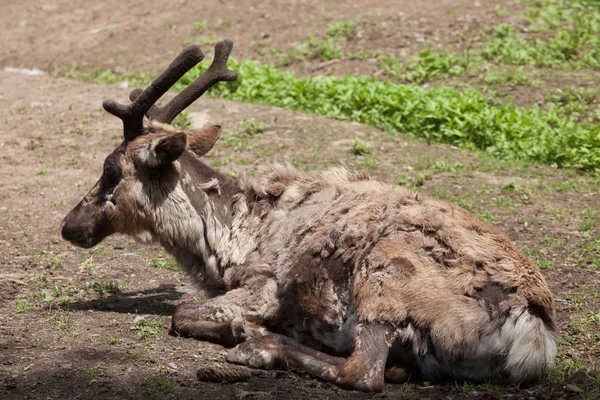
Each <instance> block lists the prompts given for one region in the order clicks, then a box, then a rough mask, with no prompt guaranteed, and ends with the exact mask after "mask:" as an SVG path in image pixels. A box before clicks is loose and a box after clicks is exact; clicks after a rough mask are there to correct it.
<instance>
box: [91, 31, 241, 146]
mask: <svg viewBox="0 0 600 400" xmlns="http://www.w3.org/2000/svg"><path fill="white" fill-rule="evenodd" d="M232 48H233V42H232V41H231V40H228V39H227V40H223V41H221V42H219V43H217V44H216V45H215V58H214V60H213V62H212V64H211V65H210V67H209V68H208V70H206V72H205V73H204V74H203V75H202V76H200V77H199V78H198V79H196V80H195V81H194V82H193V83H192V84H191V85H189V86H188V87H187V88H185V89H184V90H183V91H182V92H181V93H179V94H178V95H177V96H175V97H174V98H173V99H172V100H171V101H170V102H169V103H168V104H167V105H165V106H164V107H157V106H155V105H154V103H156V102H157V101H158V99H160V97H161V96H162V95H163V94H165V92H166V91H167V90H169V89H170V88H171V86H173V85H174V84H175V83H176V82H177V81H178V80H179V79H180V78H181V77H182V76H183V75H185V73H186V72H187V71H189V70H190V69H191V68H192V67H194V66H195V65H196V64H198V63H199V62H200V61H202V60H203V59H204V54H203V53H202V51H201V50H200V48H199V47H198V46H196V45H189V46H187V47H186V48H185V49H183V51H182V52H181V53H180V54H179V55H178V56H177V57H176V58H175V60H173V62H172V63H171V64H170V65H169V67H168V68H167V69H166V70H165V72H163V73H162V74H161V75H160V76H159V77H158V78H156V79H155V80H154V81H153V82H152V83H151V84H150V85H149V86H148V87H147V88H146V89H145V90H143V91H142V89H134V90H133V91H132V92H131V93H130V95H129V98H130V99H131V101H132V103H131V104H129V105H128V106H125V105H123V104H120V103H118V102H116V101H114V100H111V99H106V100H104V102H103V103H102V105H103V107H104V109H105V110H106V111H108V112H109V113H111V114H112V115H114V116H116V117H119V118H121V120H123V131H124V135H125V140H132V139H134V138H136V137H137V136H139V135H141V134H143V131H144V124H143V122H144V115H148V118H150V119H154V120H157V121H159V122H164V123H171V121H173V119H174V118H175V117H176V116H177V115H178V114H179V113H181V111H183V110H185V108H186V107H188V106H189V105H190V104H192V103H193V102H194V101H196V100H197V99H198V98H199V97H200V96H202V95H203V94H204V93H205V92H206V91H207V90H208V89H209V88H210V87H211V86H213V85H214V84H216V83H217V82H220V81H234V80H236V79H237V74H236V73H235V72H234V71H231V70H229V69H227V60H228V58H229V55H230V54H231V50H232Z"/></svg>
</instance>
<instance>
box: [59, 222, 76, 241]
mask: <svg viewBox="0 0 600 400" xmlns="http://www.w3.org/2000/svg"><path fill="white" fill-rule="evenodd" d="M60 234H61V236H62V238H63V239H65V240H68V241H69V242H70V241H72V240H74V239H75V230H74V229H72V228H71V227H70V226H69V225H67V224H65V223H63V226H62V229H61V230H60Z"/></svg>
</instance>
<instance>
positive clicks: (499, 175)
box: [0, 0, 600, 399]
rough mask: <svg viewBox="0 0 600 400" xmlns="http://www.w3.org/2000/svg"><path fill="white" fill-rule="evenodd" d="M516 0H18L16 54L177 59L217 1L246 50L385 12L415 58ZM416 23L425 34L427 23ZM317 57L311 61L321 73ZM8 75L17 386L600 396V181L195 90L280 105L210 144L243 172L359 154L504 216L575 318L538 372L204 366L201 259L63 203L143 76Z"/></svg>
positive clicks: (0, 194) (49, 62)
mask: <svg viewBox="0 0 600 400" xmlns="http://www.w3.org/2000/svg"><path fill="white" fill-rule="evenodd" d="M496 3H502V4H503V6H504V7H506V8H507V9H508V10H515V12H516V11H517V10H518V9H519V5H518V4H516V3H513V2H496V1H490V0H481V1H472V0H469V1H466V0H457V1H448V0H440V1H436V2H432V1H422V2H414V1H405V0H401V1H391V0H387V1H386V0H380V1H366V0H358V1H354V2H342V1H327V2H321V1H313V0H294V1H286V2H276V1H257V0H255V1H246V0H241V1H237V2H224V1H205V2H195V1H185V0H181V1H176V2H169V3H168V2H161V1H158V0H147V1H144V2H141V1H112V0H109V1H105V2H84V1H82V0H79V1H65V0H60V1H43V2H42V1H31V0H23V1H20V2H11V4H6V3H3V4H2V5H0V26H2V30H1V31H0V40H1V42H2V43H3V46H2V47H1V48H0V67H25V68H39V69H41V70H44V71H47V72H52V71H53V70H54V68H55V67H57V66H77V67H83V68H112V69H114V70H117V71H131V70H137V71H145V70H157V69H160V68H163V67H164V66H165V64H166V63H168V62H169V61H170V58H171V57H172V55H173V53H174V52H177V51H178V50H179V49H180V48H181V47H182V46H183V43H184V42H186V41H187V40H188V39H189V38H190V37H192V36H194V35H195V36H198V35H199V34H200V33H199V32H198V31H199V30H200V29H199V28H198V26H197V22H199V21H204V20H205V21H207V23H206V26H205V27H204V28H203V33H202V34H201V36H202V35H205V36H206V37H207V39H206V40H207V41H209V40H211V39H212V38H214V37H230V38H232V39H233V40H234V42H235V43H236V48H235V50H234V55H235V57H237V58H239V59H243V58H247V57H251V58H258V59H260V58H261V57H266V56H265V52H264V51H263V47H261V46H263V45H261V43H262V42H263V41H265V40H269V46H278V47H281V48H285V46H287V45H289V43H291V42H294V41H300V40H302V39H303V38H305V37H306V35H308V34H310V33H311V32H313V31H315V30H319V29H321V30H322V29H324V27H326V26H327V25H328V24H330V23H331V22H332V21H337V20H349V19H353V18H357V17H360V16H364V15H367V14H368V15H370V18H373V20H374V21H375V24H376V25H377V24H380V23H381V22H386V23H388V24H389V25H390V26H392V27H393V29H387V30H386V33H381V32H379V33H377V32H376V30H371V31H367V33H365V35H364V37H363V38H361V39H360V40H359V41H358V42H357V43H355V44H354V45H355V46H357V48H358V47H362V48H366V49H388V50H393V51H396V52H397V53H398V54H400V55H402V56H406V57H408V56H410V55H412V54H415V53H418V51H419V46H420V44H422V43H423V42H425V41H430V42H436V41H437V42H440V43H444V44H446V45H448V46H453V45H458V43H459V42H460V41H464V40H468V35H467V36H465V35H464V32H477V31H478V30H480V29H482V28H483V27H485V26H487V25H489V24H491V23H497V22H498V21H500V20H507V19H510V18H511V17H510V15H512V14H510V13H509V14H508V16H507V15H505V16H503V17H499V16H498V15H496V14H495V13H494V12H493V9H494V6H495V5H496ZM172 4H175V6H173V5H172ZM449 9H453V10H455V11H453V12H452V13H449V12H448V10H449ZM219 19H221V20H225V19H226V20H227V21H229V24H225V23H218V22H217V21H218V20H219ZM459 31H460V32H462V33H463V34H461V35H458V32H459ZM407 32H411V35H412V38H413V39H414V40H407V37H406V36H407V35H406V33H407ZM474 34H475V33H474ZM465 37H466V39H465ZM204 47H206V48H208V47H209V46H204ZM316 67H318V66H315V65H313V64H310V63H309V64H306V65H302V66H295V68H298V69H299V70H301V71H304V73H314V72H315V71H316V69H315V68H316ZM372 69H373V66H372V65H371V64H370V62H369V60H368V59H366V60H361V61H360V62H359V61H343V62H340V63H337V64H335V65H332V66H331V68H329V69H328V70H327V71H326V72H327V73H343V72H352V71H358V72H364V71H371V70H372ZM319 72H323V71H322V70H319ZM0 88H2V90H1V91H0V266H1V268H2V269H1V270H0V398H2V399H65V398H69V399H92V398H94V399H96V398H98V399H104V398H105V399H115V398H133V399H137V398H144V399H167V398H182V399H187V398H190V399H191V398H195V399H227V398H238V399H246V398H271V399H288V398H290V399H292V398H293V399H301V398H322V399H345V398H349V397H352V398H372V397H382V398H415V399H424V398H431V399H437V398H444V399H467V398H468V399H471V398H477V399H496V398H511V399H532V398H543V399H551V398H586V399H593V398H600V391H599V390H600V389H599V388H598V387H594V383H593V382H592V381H591V380H590V379H589V377H587V376H585V374H582V373H576V374H574V375H572V376H570V374H568V372H569V371H574V370H575V369H576V368H574V366H577V365H583V366H586V367H588V368H590V369H592V368H594V367H595V366H596V365H598V363H599V362H600V346H599V345H598V342H599V339H600V334H599V333H598V332H599V331H600V297H599V288H600V273H599V272H598V268H597V267H596V264H594V262H595V261H594V260H595V259H594V257H600V254H599V253H600V242H597V240H598V239H596V238H599V237H600V236H599V229H600V226H599V225H600V224H598V204H600V193H599V192H600V188H599V186H600V185H599V183H598V180H596V179H592V178H589V177H586V176H582V175H578V174H577V173H572V172H565V171H560V170H556V169H552V168H545V169H543V168H533V167H525V168H521V167H518V166H515V165H514V164H511V165H509V164H506V165H505V164H503V163H501V162H498V161H497V160H493V159H489V158H487V157H485V156H483V155H477V154H475V155H474V154H470V153H468V152H465V151H463V150H460V149H456V148H452V147H448V146H428V145H426V144H424V143H421V142H418V141H414V140H408V139H405V138H398V137H392V136H390V135H389V134H387V133H385V132H381V131H378V130H376V129H372V128H369V127H365V126H362V125H359V124H355V123H347V122H340V121H332V120H328V119H325V118H321V117H316V116H308V115H300V114H295V113H292V112H288V111H285V110H281V109H277V108H270V107H264V106H257V105H251V104H239V103H232V102H227V101H222V100H216V99H209V98H204V99H201V100H200V101H198V102H197V103H195V104H194V105H193V106H192V107H191V110H192V111H193V112H192V117H193V119H194V121H195V122H196V124H203V123H206V122H213V123H219V124H220V125H222V126H223V129H224V133H225V135H230V136H232V137H235V135H236V133H238V132H239V131H240V129H241V125H240V123H239V121H243V120H248V119H250V118H254V119H256V120H257V121H259V122H261V123H263V124H264V131H263V132H262V133H261V134H260V135H257V136H254V137H252V138H250V139H248V141H247V142H246V141H244V142H241V143H238V142H235V141H234V140H231V141H228V142H227V143H229V146H226V145H225V144H224V143H222V144H221V145H218V146H217V147H218V148H216V149H215V150H214V151H213V152H212V154H210V157H208V162H209V163H210V164H212V165H214V166H218V167H219V169H221V170H223V171H225V172H228V173H230V174H234V175H235V174H238V175H240V174H243V173H248V174H252V173H253V171H255V170H256V169H257V168H259V167H260V166H261V165H265V164H268V163H270V162H283V161H287V162H292V163H294V164H295V165H297V166H298V167H299V168H305V169H321V168H324V167H326V166H327V165H335V164H339V163H340V162H343V163H345V164H347V165H348V166H350V167H353V168H359V169H365V170H367V171H368V172H369V173H370V174H371V175H372V176H374V177H376V178H378V179H381V180H384V181H387V182H395V183H401V184H409V185H413V186H418V187H419V190H421V191H423V192H425V193H428V194H430V195H434V196H438V197H441V198H445V199H448V200H450V201H454V202H455V203H458V204H459V205H462V206H464V207H466V208H468V209H470V210H471V211H473V212H476V213H478V214H479V215H481V216H482V217H483V218H486V219H490V220H493V221H494V223H495V224H496V225H497V226H498V227H499V228H500V229H501V230H503V231H504V232H506V233H507V234H508V235H509V236H510V237H511V238H512V239H513V240H514V241H515V242H516V243H517V245H518V247H519V248H521V249H523V250H524V251H526V252H527V253H528V254H530V255H531V257H532V258H533V259H534V260H536V261H537V262H538V264H540V265H541V266H542V267H543V268H545V269H544V274H545V276H546V278H547V279H548V281H549V284H550V286H551V288H552V290H553V292H554V295H555V299H556V303H557V311H558V314H557V322H558V326H559V329H560V331H561V334H562V342H561V347H560V350H559V358H558V361H557V363H558V364H560V365H561V366H562V369H561V370H560V371H563V372H564V371H566V372H564V373H566V374H568V375H569V376H555V375H552V376H551V377H549V378H548V380H547V381H545V382H542V383H540V384H536V385H532V386H530V387H512V386H511V387H497V386H490V385H471V384H469V383H448V384H432V383H429V382H415V383H410V384H406V385H387V386H386V388H385V392H384V394H381V395H376V396H373V395H368V394H362V393H356V392H348V391H344V390H342V389H339V388H337V387H335V386H333V385H330V384H326V383H323V382H320V381H318V380H314V379H310V378H308V377H305V376H300V375H296V374H294V373H291V372H282V371H280V372H273V371H257V374H256V376H254V377H253V378H251V379H250V380H249V381H247V382H240V383H234V384H221V383H217V384H210V383H202V382H198V381H197V380H196V378H195V371H196V369H197V368H198V367H199V366H201V365H208V364H212V363H222V362H224V354H225V353H226V349H224V348H222V347H221V346H217V345H213V344H210V343H205V342H199V341H194V340H188V339H181V338H176V337H172V336H169V335H168V334H167V332H168V326H169V323H170V320H169V316H170V314H171V313H172V312H173V310H174V308H175V306H176V305H177V304H179V303H181V302H183V301H186V300H187V301H191V300H194V299H195V297H196V296H197V294H196V293H195V292H194V289H193V288H192V287H191V286H190V285H189V284H188V281H187V279H186V277H185V276H183V275H182V274H181V273H180V272H178V271H174V270H172V269H171V268H170V267H172V265H173V264H172V263H171V262H170V259H169V258H168V256H166V255H165V254H164V253H162V252H161V250H160V248H159V247H158V246H142V245H139V244H136V243H135V242H133V241H131V240H130V239H128V238H126V237H117V236H115V237H111V238H109V239H108V240H106V241H105V242H104V243H103V244H102V245H101V246H98V247H96V248H94V249H92V250H82V249H77V248H74V247H73V246H71V245H70V244H68V243H66V242H64V241H63V240H62V239H61V238H60V234H59V227H60V222H61V220H62V218H63V217H64V216H65V215H66V214H67V213H68V211H69V210H70V209H71V208H72V207H73V206H74V205H75V204H76V203H77V202H78V201H79V200H80V199H81V198H82V197H83V196H84V195H85V193H86V192H87V190H89V189H90V188H91V187H92V186H93V184H94V183H95V181H96V179H97V178H98V177H99V176H100V173H101V168H102V163H103V160H104V157H105V156H106V155H108V154H109V153H110V152H111V151H112V149H113V148H114V147H115V146H116V145H117V144H118V143H119V142H120V140H121V135H122V132H121V126H120V121H118V120H117V119H116V118H114V117H112V116H110V115H108V114H107V113H106V112H104V111H103V110H102V107H101V102H102V99H103V98H106V97H111V98H116V99H119V100H121V101H124V100H125V99H126V97H127V94H128V90H127V89H123V88H119V87H117V86H102V85H95V84H89V83H80V82H76V81H72V80H66V79H62V78H54V77H52V76H51V74H44V75H39V76H31V75H27V74H23V73H17V72H8V71H7V70H4V71H1V72H0ZM353 138H360V139H361V140H363V141H365V142H368V143H370V144H372V145H373V149H374V152H373V154H371V155H366V156H355V155H353V154H351V152H350V151H349V150H350V148H351V147H352V143H353ZM236 143H237V144H236ZM594 246H597V247H594ZM594 252H598V253H594ZM596 262H597V261H596Z"/></svg>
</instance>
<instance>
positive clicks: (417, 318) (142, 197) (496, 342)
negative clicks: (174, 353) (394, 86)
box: [62, 41, 557, 391]
mask: <svg viewBox="0 0 600 400" xmlns="http://www.w3.org/2000/svg"><path fill="white" fill-rule="evenodd" d="M231 49H232V42H231V41H223V42H220V43H218V44H217V45H216V47H215V58H214V61H213V63H212V64H211V66H210V68H209V69H208V70H207V72H206V73H205V74H204V75H203V76H201V77H200V78H198V80H196V81H195V82H194V83H192V84H191V85H190V86H188V87H187V88H186V89H185V90H183V91H182V92H181V93H180V94H178V95H177V96H176V97H175V98H173V99H172V100H171V102H170V103H168V104H167V105H166V106H165V107H163V108H159V107H156V106H154V105H153V104H154V103H155V102H156V101H157V100H158V99H159V98H160V97H161V96H162V95H163V94H164V93H165V92H166V91H167V90H168V89H169V88H170V87H171V86H172V85H173V84H174V83H175V82H176V81H177V80H178V79H179V78H180V77H181V76H182V75H183V74H184V73H185V72H186V71H187V70H189V69H190V68H191V67H193V66H194V65H195V64H196V63H198V62H199V61H201V60H202V58H203V57H204V56H203V54H202V52H201V51H200V49H199V48H198V47H196V46H188V47H186V48H185V49H184V50H183V52H182V53H181V54H180V55H179V56H178V57H177V58H176V59H175V60H174V61H173V63H172V64H171V65H170V66H169V68H168V69H167V70H166V71H165V72H164V73H163V74H162V75H160V77H158V78H157V79H156V80H155V81H154V82H153V83H152V84H151V85H150V86H149V87H148V88H147V89H146V90H144V91H143V92H142V91H141V90H140V89H136V90H134V91H133V92H132V93H131V95H130V98H131V100H132V104H131V105H129V106H124V105H121V104H119V103H116V102H114V101H112V100H105V101H104V104H103V105H104V108H105V109H106V110H107V111H108V112H110V113H111V114H113V115H115V116H117V117H119V118H121V119H122V120H123V124H124V133H125V140H124V141H123V143H122V144H121V145H119V146H118V147H117V148H116V149H115V150H114V151H113V152H112V154H110V155H109V156H108V157H107V158H106V161H105V162H104V172H103V174H102V177H101V178H100V180H99V181H98V183H97V184H96V186H94V188H93V189H92V190H91V191H90V192H89V193H88V194H87V195H86V196H85V197H84V199H83V200H82V201H81V203H80V204H79V205H77V207H75V208H74V209H73V210H72V211H71V212H70V213H69V215H67V217H66V218H65V220H64V222H63V224H62V236H63V237H64V238H65V239H66V240H68V241H71V242H72V243H73V244H75V245H77V246H81V247H86V248H87V247H91V246H94V245H96V244H97V243H99V242H100V241H101V240H103V239H104V238H105V237H107V236H109V235H111V234H113V233H115V232H120V233H124V234H128V235H132V236H134V237H136V238H138V239H140V240H142V241H150V240H154V241H158V242H159V243H160V244H162V245H163V246H164V247H165V248H166V249H167V250H168V251H169V252H170V253H171V254H172V255H173V256H174V257H175V258H176V259H177V260H178V262H179V263H180V264H181V265H182V267H183V270H184V271H185V272H186V273H187V274H189V275H190V276H191V277H192V278H193V279H194V281H195V282H196V283H197V284H198V285H199V287H201V288H204V289H206V290H208V291H212V293H213V297H212V298H210V299H209V300H207V301H205V302H203V303H190V304H182V305H180V306H179V307H178V308H177V310H176V312H175V314H174V315H173V319H172V330H173V332H175V333H177V334H180V335H182V336H190V337H194V338H196V339H199V340H207V341H211V342H214V343H219V344H222V345H224V346H230V347H233V346H235V347H234V348H233V349H232V350H231V351H230V353H229V355H228V357H227V359H228V361H230V362H234V363H239V364H245V365H248V366H251V367H256V368H267V369H268V368H290V369H294V370H298V371H301V372H306V373H308V374H310V375H313V376H315V377H319V378H321V379H324V380H326V381H330V382H334V383H336V384H337V385H340V386H342V387H345V388H351V389H359V390H365V391H381V390H382V389H383V384H384V376H389V377H390V378H394V377H395V378H402V377H406V376H408V375H407V374H408V373H417V374H419V375H420V376H421V377H422V378H423V379H426V380H432V379H441V378H450V379H473V380H489V381H504V382H522V381H528V380H531V379H535V378H537V377H539V376H540V375H542V374H543V373H544V371H545V370H546V369H547V368H548V367H549V366H550V365H551V363H552V361H553V358H554V356H555V353H556V342H557V335H556V331H555V328H554V324H553V318H554V304H553V299H552V295H551V294H550V292H549V290H548V287H547V285H546V282H545V281H544V278H543V276H542V275H541V273H540V271H539V270H538V268H536V266H535V265H534V264H532V262H531V261H530V260H529V259H527V258H526V257H525V256H524V255H522V254H521V253H520V252H518V251H517V250H516V249H515V247H514V246H513V245H512V244H511V242H510V240H509V239H508V238H507V237H506V236H504V235H503V234H501V233H500V232H499V231H498V230H496V229H495V228H494V227H492V226H491V225H490V224H488V223H486V222H483V221H481V220H479V219H478V218H476V217H475V216H473V215H472V214H470V213H469V212H467V211H465V210H463V209H461V208H459V207H456V206H454V205H451V204H448V203H445V202H443V201H439V200H435V199H431V198H428V197H426V196H423V195H420V194H418V193H415V192H413V191H410V190H408V189H406V188H403V187H399V186H393V185H388V184H384V183H380V182H376V181H372V180H369V178H367V177H366V176H364V175H361V174H356V173H352V172H349V171H348V170H346V169H344V168H333V169H330V170H327V171H324V172H319V173H313V174H307V173H303V172H300V171H297V170H295V169H294V168H292V167H290V166H280V165H275V166H272V167H270V168H267V169H266V170H264V171H263V172H262V173H260V174H259V175H258V176H257V177H256V178H253V179H250V180H248V181H243V182H237V181H234V180H232V179H230V178H228V177H226V176H224V175H221V174H219V173H218V172H216V171H215V170H213V169H212V168H210V167H209V166H207V165H206V164H204V163H203V162H202V160H201V157H202V156H203V155H205V154H206V153H207V152H208V151H210V149H211V148H212V147H213V146H214V145H215V142H216V141H217V139H218V138H219V132H220V127H219V126H212V127H209V128H205V129H201V130H198V131H192V132H187V131H186V132H182V131H178V130H176V129H175V128H173V127H172V126H170V125H168V124H169V123H170V122H171V121H172V120H173V118H175V116H177V115H178V114H179V113H180V112H181V111H182V110H183V109H185V108H186V107H187V106H189V105H190V104H191V103H192V102H193V101H195V100H196V99H197V98H198V97H200V96H201V95H202V94H203V93H204V92H205V91H206V90H207V89H208V88H209V87H210V86H212V85H213V84H215V83H216V82H218V81H232V80H235V79H237V75H236V73H235V72H233V71H230V70H228V69H227V67H226V64H227V59H228V57H229V54H230V53H231ZM144 115H147V116H148V118H149V119H150V122H149V123H148V124H147V125H146V126H145V125H144V122H143V118H144ZM219 292H224V294H221V295H217V294H218V293H219ZM386 371H387V373H386Z"/></svg>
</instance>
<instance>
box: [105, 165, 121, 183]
mask: <svg viewBox="0 0 600 400" xmlns="http://www.w3.org/2000/svg"><path fill="white" fill-rule="evenodd" d="M103 174H104V177H105V178H106V179H107V180H109V181H112V180H117V179H119V178H120V177H121V168H119V166H118V165H115V164H112V163H105V164H104V173H103Z"/></svg>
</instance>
